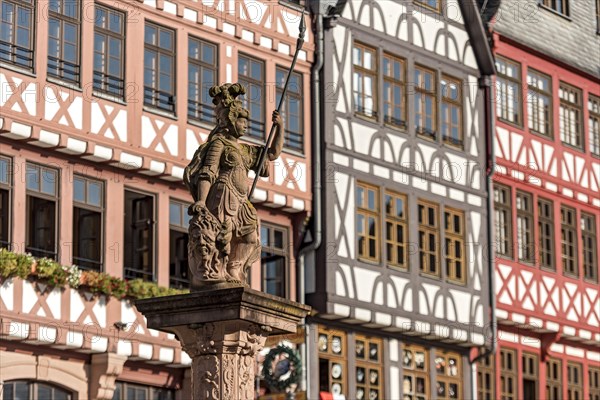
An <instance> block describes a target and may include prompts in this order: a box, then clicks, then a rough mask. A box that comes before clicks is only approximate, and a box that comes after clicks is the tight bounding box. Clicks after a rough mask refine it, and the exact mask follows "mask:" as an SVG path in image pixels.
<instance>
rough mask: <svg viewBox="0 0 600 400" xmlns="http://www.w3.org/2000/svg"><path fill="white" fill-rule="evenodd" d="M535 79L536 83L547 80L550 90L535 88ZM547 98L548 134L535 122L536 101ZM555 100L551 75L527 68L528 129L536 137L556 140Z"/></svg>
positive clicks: (546, 123)
mask: <svg viewBox="0 0 600 400" xmlns="http://www.w3.org/2000/svg"><path fill="white" fill-rule="evenodd" d="M533 77H535V78H536V80H535V81H536V82H538V81H540V80H541V79H545V80H546V81H547V82H548V90H544V89H540V88H538V87H535V86H534V85H533V84H532V82H533ZM540 97H545V98H547V99H548V116H547V117H546V122H545V124H544V125H545V129H546V133H543V132H541V130H539V129H536V128H535V127H534V126H535V123H536V121H533V116H534V115H536V113H534V104H535V103H534V102H533V101H534V100H536V99H538V98H540ZM536 110H537V111H538V112H537V115H538V119H539V107H538V108H537V109H536ZM537 123H538V124H540V125H541V122H540V121H537ZM553 126H554V99H553V91H552V77H551V76H550V75H547V74H544V73H543V72H540V71H538V70H536V69H534V68H530V67H527V128H528V129H529V131H530V132H533V133H535V134H536V135H540V136H543V137H545V138H547V139H550V140H553V139H554V129H553Z"/></svg>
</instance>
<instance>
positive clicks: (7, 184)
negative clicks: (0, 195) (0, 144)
mask: <svg viewBox="0 0 600 400" xmlns="http://www.w3.org/2000/svg"><path fill="white" fill-rule="evenodd" d="M13 160H14V159H13V158H12V157H8V156H5V155H0V161H4V162H6V181H2V180H0V190H2V191H6V209H4V207H2V209H3V211H6V227H5V228H6V240H5V241H3V240H2V236H1V234H0V248H1V247H5V248H6V249H8V250H10V249H11V248H12V243H11V240H12V225H13V218H12V216H13V214H12V206H13V198H12V197H13V185H14V176H13V162H14V161H13ZM2 172H3V171H2V170H1V169H0V173H2ZM0 179H2V176H0ZM0 204H1V203H0ZM2 229H3V228H2V226H1V225H0V233H1V232H2Z"/></svg>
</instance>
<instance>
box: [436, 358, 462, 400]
mask: <svg viewBox="0 0 600 400" xmlns="http://www.w3.org/2000/svg"><path fill="white" fill-rule="evenodd" d="M461 368H462V367H461V365H460V355H459V354H456V353H445V352H438V353H437V354H436V356H435V371H436V382H435V388H436V391H437V399H440V400H442V399H462V396H461V390H460V388H461V386H462V373H461Z"/></svg>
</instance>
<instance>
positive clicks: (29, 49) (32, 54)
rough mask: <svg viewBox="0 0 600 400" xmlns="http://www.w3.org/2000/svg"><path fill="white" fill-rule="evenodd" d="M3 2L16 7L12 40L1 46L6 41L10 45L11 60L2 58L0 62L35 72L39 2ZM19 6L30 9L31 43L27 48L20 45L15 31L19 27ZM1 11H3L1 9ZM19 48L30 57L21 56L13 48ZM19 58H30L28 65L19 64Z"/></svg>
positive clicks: (17, 0)
mask: <svg viewBox="0 0 600 400" xmlns="http://www.w3.org/2000/svg"><path fill="white" fill-rule="evenodd" d="M2 3H11V4H13V5H14V7H15V9H14V11H13V22H12V24H11V25H12V28H11V37H12V38H11V39H12V40H11V41H10V42H3V44H2V45H0V46H5V45H4V43H6V44H7V45H8V47H9V49H11V50H9V51H10V56H9V57H10V58H11V60H6V59H0V63H2V64H7V65H10V66H12V67H15V68H20V69H21V68H22V69H24V70H26V71H29V72H32V73H33V72H34V71H35V49H36V40H35V38H36V34H37V31H36V29H35V28H36V24H34V21H35V20H36V12H37V7H36V5H37V2H36V1H34V0H30V1H28V0H2ZM17 7H23V8H25V9H27V10H28V11H29V17H30V18H29V22H30V24H29V29H28V31H29V43H28V46H29V47H27V48H24V47H21V46H18V45H17V44H16V43H17V34H16V33H15V29H18V26H19V25H18V24H16V23H15V22H16V20H17V19H19V11H18V10H17ZM0 13H1V11H0ZM14 48H17V49H15V50H18V49H21V50H22V51H24V52H25V53H28V54H29V58H26V57H25V56H23V55H21V56H19V55H18V54H17V52H16V51H13V50H12V49H14ZM17 58H25V59H26V60H28V63H29V64H28V65H27V66H26V65H23V64H19V63H17V62H16V61H15V60H16V59H17Z"/></svg>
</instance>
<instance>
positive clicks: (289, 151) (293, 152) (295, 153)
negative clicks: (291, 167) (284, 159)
mask: <svg viewBox="0 0 600 400" xmlns="http://www.w3.org/2000/svg"><path fill="white" fill-rule="evenodd" d="M282 153H286V154H290V155H292V156H296V157H302V158H306V154H304V153H303V152H301V151H300V150H294V149H290V148H286V147H285V145H283V150H282Z"/></svg>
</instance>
